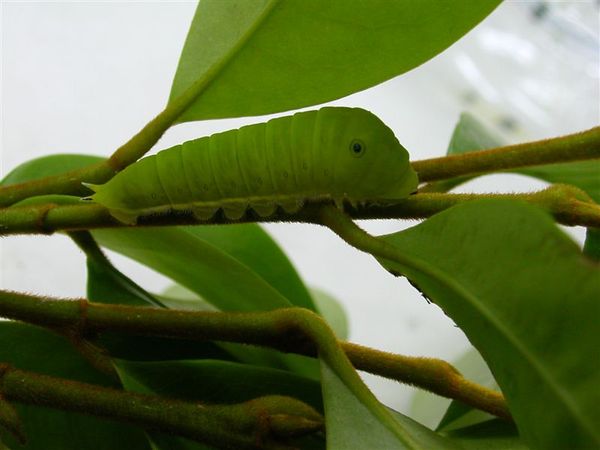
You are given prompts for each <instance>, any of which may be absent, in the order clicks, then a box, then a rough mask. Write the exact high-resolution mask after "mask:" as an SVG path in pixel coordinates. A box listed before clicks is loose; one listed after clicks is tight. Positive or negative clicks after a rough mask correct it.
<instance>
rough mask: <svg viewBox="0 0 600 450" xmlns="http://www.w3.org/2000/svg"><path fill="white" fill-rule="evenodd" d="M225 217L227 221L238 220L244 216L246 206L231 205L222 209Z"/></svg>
mask: <svg viewBox="0 0 600 450" xmlns="http://www.w3.org/2000/svg"><path fill="white" fill-rule="evenodd" d="M222 209H223V212H224V213H225V217H227V218H228V219H229V220H240V219H241V218H242V217H244V214H246V210H247V209H248V205H246V204H243V203H237V204H231V205H227V206H223V207H222Z"/></svg>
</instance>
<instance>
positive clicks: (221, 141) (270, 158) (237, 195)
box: [87, 107, 417, 224]
mask: <svg viewBox="0 0 600 450" xmlns="http://www.w3.org/2000/svg"><path fill="white" fill-rule="evenodd" d="M87 186H88V187H90V188H91V189H92V190H93V191H94V192H95V193H94V194H93V195H92V196H91V197H89V198H91V199H92V200H94V201H95V202H97V203H99V204H101V205H103V206H105V207H106V208H107V209H108V210H109V211H110V213H111V214H112V215H113V216H114V217H115V218H117V219H118V220H120V221H122V222H125V223H130V224H131V223H135V222H136V220H137V218H138V217H140V216H145V215H150V214H160V213H166V212H168V211H171V210H175V211H182V210H186V211H192V212H193V213H194V215H195V216H196V217H197V218H198V219H199V220H208V219H210V218H211V217H212V216H213V215H214V214H215V213H216V212H217V211H218V210H219V209H220V210H222V211H223V213H224V214H225V216H226V217H227V218H229V219H230V220H238V219H240V218H241V217H243V216H244V214H245V213H246V212H247V211H248V209H249V208H251V209H253V210H254V211H255V212H256V213H257V214H258V215H259V216H261V217H268V216H270V215H272V214H273V213H274V212H275V210H276V208H277V207H281V208H282V209H283V210H285V211H286V212H288V213H294V212H296V211H298V210H299V209H300V208H301V207H302V205H303V204H304V203H305V202H306V201H307V200H317V199H331V200H334V201H335V202H336V203H337V204H341V203H342V202H343V201H349V202H350V203H352V204H356V203H360V202H364V201H373V202H379V203H385V202H389V201H393V200H399V199H402V198H405V197H407V196H408V195H409V194H410V193H411V192H413V191H415V190H416V187H417V176H416V173H415V172H414V171H413V170H412V168H411V166H410V164H409V161H408V152H407V151H406V149H404V147H402V146H401V145H400V143H399V142H398V140H397V139H396V137H395V136H394V133H393V132H392V130H390V129H389V128H388V127H387V126H386V125H385V124H384V123H383V122H382V121H381V120H380V119H378V118H377V117H376V116H375V115H373V114H372V113H370V112H368V111H365V110H363V109H359V108H343V107H326V108H321V109H319V110H315V111H307V112H301V113H297V114H294V115H293V116H286V117H280V118H276V119H272V120H270V121H268V122H266V123H260V124H255V125H248V126H245V127H242V128H240V129H238V130H230V131H226V132H224V133H217V134H214V135H212V136H209V137H203V138H200V139H196V140H193V141H188V142H185V143H183V144H181V145H177V146H175V147H172V148H169V149H166V150H163V151H160V152H159V153H157V154H156V155H154V156H148V157H146V158H143V159H141V160H140V161H138V162H136V163H134V164H132V165H131V166H129V167H127V168H126V169H124V170H123V171H122V172H120V173H118V174H117V175H116V176H114V177H113V178H112V179H111V180H110V181H108V182H107V183H106V184H103V185H87Z"/></svg>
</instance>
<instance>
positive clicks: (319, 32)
mask: <svg viewBox="0 0 600 450" xmlns="http://www.w3.org/2000/svg"><path fill="white" fill-rule="evenodd" d="M499 3H500V1H498V0H481V1H477V2H471V1H453V0H421V1H418V2H393V1H388V0H372V1H368V2H353V4H352V7H351V8H349V7H348V2H347V1H346V0H330V1H328V2H326V3H323V2H322V1H320V0H303V1H295V0H254V1H246V0H236V1H221V0H203V1H201V2H200V4H199V6H198V9H197V11H196V14H195V16H194V20H193V21H192V25H191V27H190V30H189V33H188V37H187V40H186V42H185V46H184V48H183V51H182V54H181V57H180V60H179V66H178V68H177V72H176V74H175V79H174V81H173V86H172V88H171V101H173V100H174V99H176V98H178V97H179V96H181V95H182V94H183V93H184V92H185V91H186V89H188V88H189V87H190V86H192V85H193V84H194V83H198V84H201V85H202V87H203V88H202V89H201V91H200V93H199V95H197V96H196V99H195V103H193V104H192V106H191V107H190V108H188V110H187V111H186V112H185V113H184V114H183V115H182V116H180V118H179V121H180V122H186V121H191V120H199V119H209V118H221V117H240V116H252V115H261V114H267V113H273V112H279V111H286V110H290V109H296V108H300V107H303V106H309V105H315V104H320V103H324V102H327V101H330V100H334V99H336V98H340V97H343V96H346V95H348V94H351V93H353V92H357V91H360V90H363V89H366V88H368V87H371V86H374V85H376V84H379V83H381V82H383V81H385V80H388V79H390V78H392V77H395V76H396V75H399V74H401V73H404V72H406V71H408V70H410V69H412V68H414V67H416V66H418V65H420V64H422V63H424V62H425V61H427V60H428V59H430V58H432V57H433V56H435V55H436V54H438V53H439V52H441V51H442V50H444V49H445V48H446V47H448V46H450V45H451V44H452V43H454V42H455V41H456V40H457V39H458V38H460V37H461V36H462V35H464V34H465V33H466V32H467V31H468V30H470V29H471V28H472V27H473V26H475V25H476V24H477V23H478V22H479V21H481V20H482V19H483V18H484V17H485V16H487V15H488V14H489V13H490V12H491V11H492V10H493V9H494V8H495V7H496V6H497V5H498V4H499Z"/></svg>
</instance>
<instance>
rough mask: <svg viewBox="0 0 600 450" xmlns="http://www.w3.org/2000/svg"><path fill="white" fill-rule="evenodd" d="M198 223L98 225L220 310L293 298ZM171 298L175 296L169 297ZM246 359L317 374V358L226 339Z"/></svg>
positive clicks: (276, 304) (124, 250) (113, 245)
mask: <svg viewBox="0 0 600 450" xmlns="http://www.w3.org/2000/svg"><path fill="white" fill-rule="evenodd" d="M191 228H192V227H173V228H168V229H167V228H155V229H150V228H146V229H135V230H125V229H120V230H95V231H93V233H92V234H93V235H94V237H95V238H96V240H97V241H98V243H99V244H101V245H104V246H106V247H108V248H110V249H112V250H114V251H116V252H119V253H121V254H123V255H125V256H128V257H130V258H132V259H134V260H136V261H138V262H140V263H142V264H145V265H147V266H149V267H151V268H153V269H154V270H156V271H158V272H161V273H163V274H164V275H166V276H168V277H170V278H171V279H173V280H174V281H176V282H177V283H179V284H181V285H183V286H184V287H186V288H187V289H189V290H191V291H192V292H194V293H196V294H198V295H199V296H200V297H201V298H202V299H203V300H206V301H207V302H209V303H210V304H212V305H213V306H215V307H216V308H217V309H218V310H222V311H256V310H272V309H276V308H282V307H290V306H292V304H291V303H290V302H289V301H288V300H287V299H286V298H285V297H283V296H282V295H281V294H280V293H279V291H277V290H276V289H275V288H273V287H272V286H271V285H270V284H268V283H267V282H266V281H265V280H264V279H263V278H262V277H260V276H259V275H257V274H256V272H254V271H253V270H251V269H250V268H248V267H247V266H246V265H244V264H243V263H241V262H240V261H238V260H237V259H235V258H234V257H233V256H231V255H229V254H228V253H226V252H224V251H221V250H220V249H219V248H217V247H215V246H213V245H212V244H211V243H209V242H206V241H205V240H203V239H202V238H200V237H198V234H196V233H195V232H192V231H190V229H191ZM163 301H164V302H168V301H169V299H163ZM220 347H222V348H225V349H226V350H227V352H228V353H233V354H234V355H235V356H236V357H238V358H243V360H244V361H247V362H254V363H257V364H259V363H260V364H265V365H269V366H275V367H289V368H290V369H292V370H294V371H295V372H297V373H299V374H303V375H307V376H312V377H316V376H317V375H316V373H318V372H317V370H318V369H317V365H316V361H314V359H311V358H307V357H304V356H299V355H283V354H281V353H279V352H275V351H273V350H268V349H260V348H245V349H243V350H242V349H241V348H240V347H239V346H235V345H230V344H222V345H220Z"/></svg>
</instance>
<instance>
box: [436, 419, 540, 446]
mask: <svg viewBox="0 0 600 450" xmlns="http://www.w3.org/2000/svg"><path fill="white" fill-rule="evenodd" d="M445 435H446V436H448V437H450V438H452V439H453V440H454V441H455V442H456V443H457V444H459V446H460V448H462V449H464V450H527V449H528V448H529V447H527V446H526V445H525V444H524V443H523V441H522V440H521V439H519V435H518V433H517V430H516V428H515V426H514V425H513V424H511V423H508V422H506V421H503V420H500V419H494V420H488V421H487V422H483V423H478V424H476V425H471V426H469V427H465V428H460V429H458V430H455V431H450V432H448V433H445Z"/></svg>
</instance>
